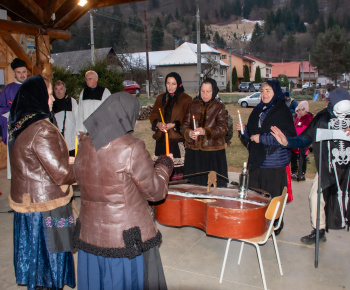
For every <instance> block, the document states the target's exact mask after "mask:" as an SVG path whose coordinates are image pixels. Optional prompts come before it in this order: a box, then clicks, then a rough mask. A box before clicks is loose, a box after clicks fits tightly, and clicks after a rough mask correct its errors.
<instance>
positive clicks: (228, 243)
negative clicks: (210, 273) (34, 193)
mask: <svg viewBox="0 0 350 290" xmlns="http://www.w3.org/2000/svg"><path fill="white" fill-rule="evenodd" d="M231 240H232V239H228V240H227V245H226V251H225V257H224V262H223V263H222V268H221V274H220V283H222V278H223V277H224V272H225V267H226V260H227V255H228V251H229V249H230V243H231Z"/></svg>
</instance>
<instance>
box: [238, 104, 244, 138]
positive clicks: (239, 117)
mask: <svg viewBox="0 0 350 290" xmlns="http://www.w3.org/2000/svg"><path fill="white" fill-rule="evenodd" d="M237 113H238V119H239V124H240V125H241V134H242V135H243V134H244V131H243V124H242V119H241V114H240V113H239V111H238V110H237Z"/></svg>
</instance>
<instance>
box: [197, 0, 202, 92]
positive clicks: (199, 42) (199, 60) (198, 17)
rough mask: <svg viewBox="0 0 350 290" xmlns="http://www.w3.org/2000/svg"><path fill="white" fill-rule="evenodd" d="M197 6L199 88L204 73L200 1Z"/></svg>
mask: <svg viewBox="0 0 350 290" xmlns="http://www.w3.org/2000/svg"><path fill="white" fill-rule="evenodd" d="M196 2H197V3H196V6H197V14H196V19H197V75H198V88H199V87H200V85H201V72H202V66H201V60H202V57H201V33H200V32H201V30H200V27H201V26H200V16H199V0H197V1H196Z"/></svg>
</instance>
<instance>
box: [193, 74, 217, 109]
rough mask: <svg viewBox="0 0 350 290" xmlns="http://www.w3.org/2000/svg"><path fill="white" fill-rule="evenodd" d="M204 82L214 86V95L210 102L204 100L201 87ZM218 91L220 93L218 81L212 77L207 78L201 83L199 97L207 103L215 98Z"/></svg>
mask: <svg viewBox="0 0 350 290" xmlns="http://www.w3.org/2000/svg"><path fill="white" fill-rule="evenodd" d="M203 84H211V87H212V96H211V99H210V100H209V101H208V102H204V100H203V99H202V96H201V88H202V86H203ZM218 93H219V88H218V85H217V83H216V80H214V79H212V78H206V79H205V80H204V81H203V83H202V84H201V87H200V89H199V95H198V97H199V99H200V100H201V101H202V102H203V103H204V104H206V103H210V102H211V101H212V100H214V99H215V98H216V96H217V94H218Z"/></svg>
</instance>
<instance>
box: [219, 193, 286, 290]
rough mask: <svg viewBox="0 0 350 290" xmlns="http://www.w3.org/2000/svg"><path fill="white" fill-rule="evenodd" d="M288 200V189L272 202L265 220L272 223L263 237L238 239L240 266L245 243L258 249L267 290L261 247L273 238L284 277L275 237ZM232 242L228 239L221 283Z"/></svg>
mask: <svg viewBox="0 0 350 290" xmlns="http://www.w3.org/2000/svg"><path fill="white" fill-rule="evenodd" d="M287 199H288V193H287V188H284V190H283V193H282V195H281V196H277V197H275V198H273V199H272V200H271V202H270V204H269V206H268V208H267V210H266V213H265V218H266V220H269V221H270V224H269V227H268V229H267V231H266V232H265V233H264V234H263V235H261V236H259V237H255V238H250V239H238V241H241V242H242V245H241V251H240V253H239V258H238V265H239V264H240V263H241V257H242V253H243V247H244V243H248V244H252V245H254V246H255V248H256V252H257V255H258V261H259V265H260V272H261V277H262V280H263V284H264V289H265V290H266V289H267V287H266V280H265V274H264V267H263V263H262V260H261V254H260V247H259V245H264V244H266V242H267V240H268V239H269V238H270V237H271V236H272V240H273V243H274V246H275V251H276V257H277V262H278V266H279V269H280V274H281V275H283V272H282V265H281V261H280V256H279V252H278V247H277V241H276V236H275V230H277V229H278V228H279V227H280V226H281V222H282V218H283V213H284V209H285V207H286V203H287ZM278 218H279V222H278V224H277V225H276V226H274V221H275V220H276V219H278ZM231 240H232V239H228V241H227V245H226V252H225V257H224V261H223V264H222V269H221V275H220V283H222V278H223V276H224V271H225V266H226V260H227V255H228V251H229V249H230V243H231Z"/></svg>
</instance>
